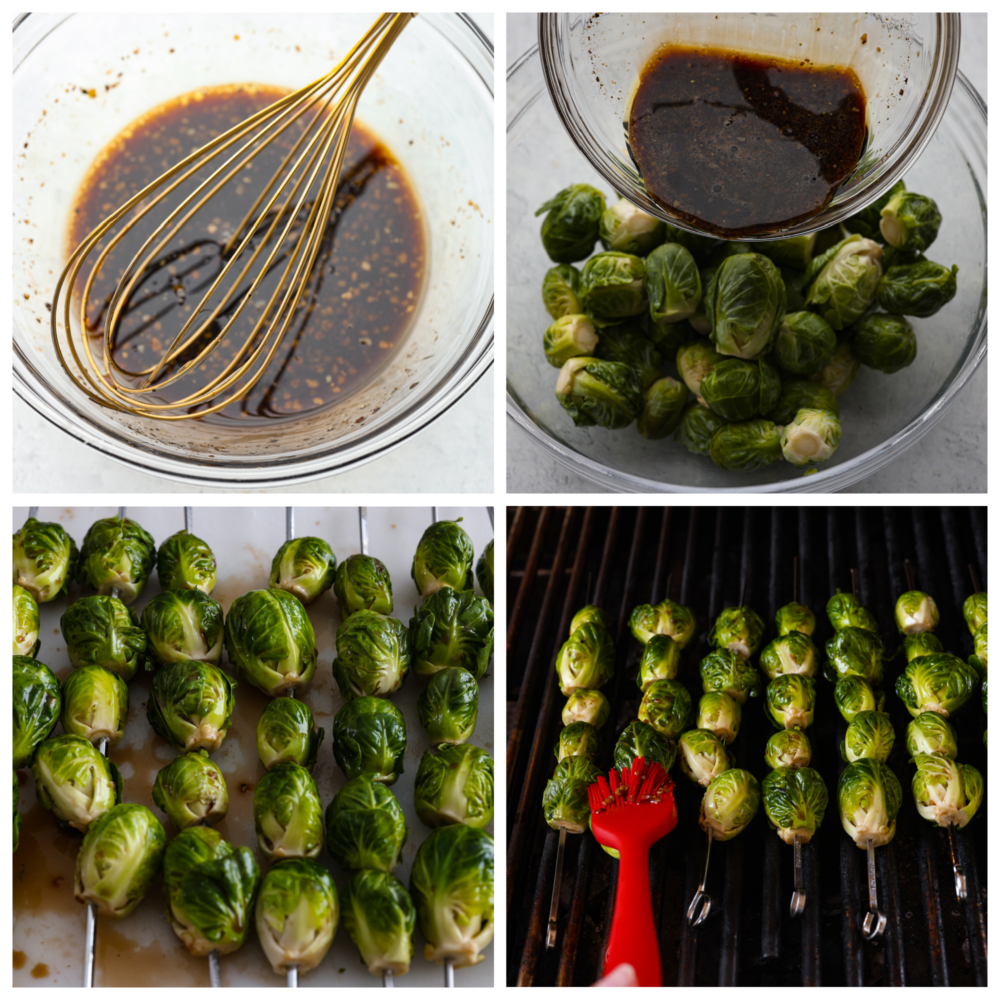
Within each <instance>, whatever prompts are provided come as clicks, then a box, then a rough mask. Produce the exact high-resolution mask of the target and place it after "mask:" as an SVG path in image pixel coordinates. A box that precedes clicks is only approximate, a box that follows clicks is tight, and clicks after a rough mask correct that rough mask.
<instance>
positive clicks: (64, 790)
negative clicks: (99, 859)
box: [31, 735, 122, 833]
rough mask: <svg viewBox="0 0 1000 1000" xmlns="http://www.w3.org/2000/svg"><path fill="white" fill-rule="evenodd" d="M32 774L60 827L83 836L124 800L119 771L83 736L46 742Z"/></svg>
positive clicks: (38, 794)
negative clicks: (107, 812) (101, 816)
mask: <svg viewBox="0 0 1000 1000" xmlns="http://www.w3.org/2000/svg"><path fill="white" fill-rule="evenodd" d="M31 773H32V775H33V776H34V778H35V794H36V795H37V796H38V801H39V802H41V804H42V805H43V806H44V807H45V808H46V809H48V810H49V811H50V812H52V813H53V814H54V815H55V817H56V819H58V820H59V821H60V824H62V825H63V826H71V827H73V829H74V830H79V831H80V832H81V833H86V832H87V830H88V829H89V827H90V824H91V823H93V822H94V820H95V819H97V817H98V816H100V815H101V813H103V812H106V811H107V810H108V809H110V808H111V807H112V806H113V805H115V804H116V803H117V802H121V800H122V779H121V775H120V774H119V773H118V768H117V767H115V765H114V762H113V761H110V760H108V758H107V757H102V756H101V754H100V752H99V751H98V749H97V748H96V747H95V746H94V745H93V743H91V742H90V741H89V740H85V739H84V738H83V737H82V736H71V735H66V736H54V737H53V738H52V739H49V740H45V742H44V743H42V744H41V745H40V746H39V747H38V751H37V752H36V754H35V759H34V762H33V763H32V765H31Z"/></svg>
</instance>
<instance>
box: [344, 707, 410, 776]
mask: <svg viewBox="0 0 1000 1000" xmlns="http://www.w3.org/2000/svg"><path fill="white" fill-rule="evenodd" d="M405 754H406V723H405V722H404V721H403V713H402V712H400V710H399V709H398V708H396V706H395V705H393V703H392V702H391V701H387V700H386V699H385V698H372V697H368V698H357V699H356V700H354V701H352V702H349V703H348V704H346V705H344V707H343V708H342V709H340V711H339V712H337V714H336V715H335V716H334V718H333V756H334V757H335V758H336V761H337V764H338V766H339V767H340V769H341V771H343V772H344V774H346V775H347V777H348V780H350V779H351V778H356V777H358V776H359V775H362V774H364V775H368V777H370V778H371V779H372V781H381V782H382V783H383V784H385V785H391V784H393V783H394V782H395V781H396V779H397V778H398V777H399V776H400V775H401V774H402V773H403V757H404V755H405Z"/></svg>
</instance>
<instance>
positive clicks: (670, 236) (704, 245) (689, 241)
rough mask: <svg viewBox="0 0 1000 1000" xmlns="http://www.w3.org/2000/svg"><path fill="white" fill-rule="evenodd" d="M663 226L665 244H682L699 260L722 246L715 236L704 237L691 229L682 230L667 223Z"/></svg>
mask: <svg viewBox="0 0 1000 1000" xmlns="http://www.w3.org/2000/svg"><path fill="white" fill-rule="evenodd" d="M663 225H664V233H665V235H664V242H665V243H680V245H681V246H682V247H687V248H688V250H690V251H691V253H693V254H694V255H695V257H698V258H699V259H701V258H702V257H704V256H705V254H707V253H709V252H710V251H712V250H714V249H715V248H716V247H717V246H720V245H722V244H721V241H720V240H717V239H716V238H715V237H714V236H702V235H701V234H700V233H692V232H691V231H690V230H689V229H681V227H680V226H675V225H673V223H670V222H665V223H664V224H663Z"/></svg>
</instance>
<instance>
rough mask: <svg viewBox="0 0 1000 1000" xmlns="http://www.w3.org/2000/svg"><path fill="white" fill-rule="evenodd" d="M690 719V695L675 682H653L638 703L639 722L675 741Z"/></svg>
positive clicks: (682, 686)
mask: <svg viewBox="0 0 1000 1000" xmlns="http://www.w3.org/2000/svg"><path fill="white" fill-rule="evenodd" d="M689 718H691V695H689V694H688V691H687V688H686V687H684V685H683V684H678V682H677V681H653V683H652V684H650V686H649V687H648V688H647V689H646V692H645V694H643V696H642V701H641V702H640V703H639V720H640V721H641V722H645V723H648V724H649V725H650V726H652V727H653V728H654V729H655V730H656V731H657V732H658V733H659V734H660V735H661V736H665V737H666V738H667V739H668V740H675V739H677V737H678V736H680V734H681V733H683V732H684V726H685V724H686V723H687V721H688V719H689Z"/></svg>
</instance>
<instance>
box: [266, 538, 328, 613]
mask: <svg viewBox="0 0 1000 1000" xmlns="http://www.w3.org/2000/svg"><path fill="white" fill-rule="evenodd" d="M336 572H337V557H336V556H335V555H334V554H333V549H332V548H330V545H329V543H327V542H325V541H323V539H322V538H313V537H305V538H292V539H291V540H289V541H287V542H285V544H284V545H282V546H281V548H280V549H278V551H277V553H276V554H275V556H274V561H273V562H272V563H271V575H270V576H269V577H268V582H267V585H268V586H269V587H271V588H273V589H277V590H283V591H285V592H286V593H289V594H291V595H292V596H293V597H297V598H298V599H299V600H300V601H301V602H302V603H303V604H311V603H312V602H313V601H315V600H316V598H317V597H319V596H320V594H324V593H326V591H328V590H329V589H330V588H331V587H332V586H333V578H334V576H335V575H336Z"/></svg>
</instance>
